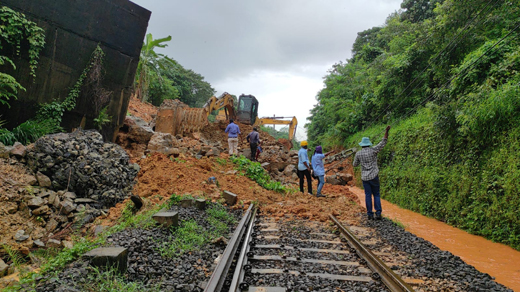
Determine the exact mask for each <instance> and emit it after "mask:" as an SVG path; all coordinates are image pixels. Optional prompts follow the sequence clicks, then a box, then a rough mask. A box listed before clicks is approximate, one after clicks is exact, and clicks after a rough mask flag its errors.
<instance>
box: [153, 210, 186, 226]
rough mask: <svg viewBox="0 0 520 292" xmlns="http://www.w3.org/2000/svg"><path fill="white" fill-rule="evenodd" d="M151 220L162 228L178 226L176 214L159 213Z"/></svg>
mask: <svg viewBox="0 0 520 292" xmlns="http://www.w3.org/2000/svg"><path fill="white" fill-rule="evenodd" d="M152 218H153V220H155V221H156V222H157V223H159V224H161V225H162V226H163V227H170V226H175V227H176V226H179V214H178V213H177V212H169V211H165V212H159V213H155V214H154V215H153V216H152Z"/></svg>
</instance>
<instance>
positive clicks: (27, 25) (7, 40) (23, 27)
mask: <svg viewBox="0 0 520 292" xmlns="http://www.w3.org/2000/svg"><path fill="white" fill-rule="evenodd" d="M44 46H45V32H44V30H43V29H42V28H40V27H38V26H37V25H36V23H34V22H32V21H30V20H27V18H25V15H24V14H22V13H19V12H16V11H14V10H12V9H10V8H8V7H5V6H2V7H0V51H1V52H2V53H1V55H0V66H3V65H6V64H9V65H10V66H12V67H13V69H16V66H15V65H14V63H13V61H12V58H14V57H20V56H21V55H22V54H27V56H28V59H29V68H30V74H31V76H33V77H36V68H37V66H38V59H39V57H40V51H41V50H42V49H43V47H44ZM4 54H6V55H4ZM7 55H8V56H7ZM18 90H25V88H24V87H23V86H22V85H20V83H18V81H16V79H15V78H14V77H13V76H11V75H9V74H7V73H4V72H0V104H6V105H9V103H8V101H9V100H10V99H16V95H17V93H18Z"/></svg>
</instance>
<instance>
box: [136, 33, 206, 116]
mask: <svg viewBox="0 0 520 292" xmlns="http://www.w3.org/2000/svg"><path fill="white" fill-rule="evenodd" d="M171 39H172V38H171V36H168V37H166V38H161V39H153V37H152V34H147V35H146V39H145V42H144V44H143V48H142V50H141V57H140V60H139V65H138V67H137V72H136V79H135V83H134V88H135V94H136V97H137V98H139V99H141V100H143V101H149V102H151V103H152V104H153V105H156V106H159V105H161V103H162V102H163V100H165V99H180V100H181V101H182V102H184V103H186V104H187V105H189V106H191V107H202V106H203V105H204V103H205V102H206V101H207V100H208V99H209V98H210V97H211V96H212V95H213V94H214V93H215V90H214V89H213V88H212V87H211V85H210V84H209V83H208V82H206V81H204V77H203V76H202V75H200V74H197V73H195V72H193V71H192V70H189V69H186V68H184V67H183V66H182V65H180V64H179V63H178V62H177V61H175V60H174V59H172V58H170V57H168V56H166V55H164V54H159V53H156V52H155V49H156V48H164V47H166V46H167V44H166V42H169V41H171Z"/></svg>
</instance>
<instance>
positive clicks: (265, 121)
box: [255, 117, 298, 141]
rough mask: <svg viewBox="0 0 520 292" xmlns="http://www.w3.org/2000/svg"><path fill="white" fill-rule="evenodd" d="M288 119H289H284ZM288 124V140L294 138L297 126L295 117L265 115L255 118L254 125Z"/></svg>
mask: <svg viewBox="0 0 520 292" xmlns="http://www.w3.org/2000/svg"><path fill="white" fill-rule="evenodd" d="M284 119H290V120H284ZM256 124H258V125H289V140H290V141H292V140H293V139H294V135H295V134H296V127H297V126H298V120H297V119H296V117H271V118H269V117H265V118H259V119H257V121H256V123H255V125H256Z"/></svg>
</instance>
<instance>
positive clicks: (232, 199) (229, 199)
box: [222, 191, 237, 206]
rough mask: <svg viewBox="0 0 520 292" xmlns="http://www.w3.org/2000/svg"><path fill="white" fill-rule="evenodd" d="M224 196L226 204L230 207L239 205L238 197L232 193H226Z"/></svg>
mask: <svg viewBox="0 0 520 292" xmlns="http://www.w3.org/2000/svg"><path fill="white" fill-rule="evenodd" d="M222 196H223V197H224V200H226V204H228V205H229V206H233V205H235V204H236V203H237V195H235V194H233V193H232V192H228V191H224V193H223V194H222Z"/></svg>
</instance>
